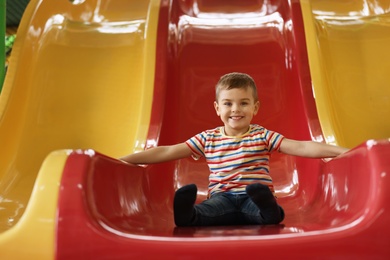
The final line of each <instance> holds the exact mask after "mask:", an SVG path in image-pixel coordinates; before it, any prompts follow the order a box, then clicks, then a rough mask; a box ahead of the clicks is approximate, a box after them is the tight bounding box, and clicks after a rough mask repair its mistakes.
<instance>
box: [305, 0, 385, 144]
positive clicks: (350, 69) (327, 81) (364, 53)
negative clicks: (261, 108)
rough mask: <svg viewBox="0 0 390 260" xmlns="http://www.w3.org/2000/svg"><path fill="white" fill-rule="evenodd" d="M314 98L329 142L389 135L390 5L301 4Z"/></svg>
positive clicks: (362, 1)
mask: <svg viewBox="0 0 390 260" xmlns="http://www.w3.org/2000/svg"><path fill="white" fill-rule="evenodd" d="M301 5H302V11H303V17H304V23H305V31H306V40H307V48H308V52H309V63H310V71H311V76H312V81H313V88H314V94H315V98H316V104H317V110H318V114H319V119H320V122H321V126H322V130H323V133H324V136H325V138H326V141H327V142H328V143H337V144H339V145H343V146H347V147H354V146H357V145H359V144H360V143H362V142H364V141H366V140H368V139H383V138H389V137H390V73H389V68H390V51H389V46H390V1H389V0H375V1H374V0H356V1H339V0H329V1H322V0H310V1H308V0H302V1H301Z"/></svg>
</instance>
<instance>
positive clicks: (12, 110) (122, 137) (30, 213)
mask: <svg viewBox="0 0 390 260" xmlns="http://www.w3.org/2000/svg"><path fill="white" fill-rule="evenodd" d="M72 2H73V3H72ZM83 2H84V1H40V0H32V1H31V2H30V3H29V6H28V7H27V9H26V11H25V14H24V16H23V19H22V22H21V25H20V27H19V31H18V38H17V40H16V43H15V46H14V49H13V55H12V57H11V61H10V67H9V70H8V74H7V77H6V80H5V84H4V88H3V92H2V94H1V99H0V147H1V150H0V153H1V154H0V259H13V257H14V256H15V254H17V255H19V257H22V256H25V257H26V258H29V256H30V255H33V256H36V257H37V258H36V259H51V258H53V257H54V248H55V247H54V243H55V230H54V227H55V223H53V221H54V220H55V214H56V203H57V197H58V190H59V182H60V179H61V174H62V170H63V166H64V163H65V161H66V158H67V151H57V152H54V153H53V154H50V153H51V152H53V151H56V150H61V149H86V148H88V149H89V148H91V149H95V150H97V151H100V152H102V153H104V154H106V155H108V156H112V157H118V156H120V155H123V154H127V153H130V152H132V151H133V150H135V149H143V144H145V142H146V141H145V139H146V134H147V130H148V125H149V119H150V110H151V100H152V98H151V96H152V95H153V83H154V67H155V65H154V62H155V49H156V48H155V44H156V30H157V29H156V28H157V19H158V10H159V1H155V0H151V1H138V0H132V1H129V0H128V1H111V2H110V4H109V5H104V4H100V1H98V0H92V1H86V2H84V3H83ZM86 10H87V11H86ZM85 20H87V22H86V21H85ZM82 21H83V22H82ZM129 86H131V87H129ZM91 89H92V90H93V91H91ZM134 125H136V126H137V127H136V128H134V127H132V126H134ZM49 154H50V155H49ZM48 155H49V156H48ZM47 156H48V157H47ZM46 157H47V159H46V161H45V162H44V160H45V158H46ZM42 163H43V164H42ZM38 172H39V174H38ZM37 176H38V179H37ZM32 193H33V194H32ZM31 194H32V195H31ZM30 195H31V199H30ZM38 202H39V203H38ZM38 256H39V257H38Z"/></svg>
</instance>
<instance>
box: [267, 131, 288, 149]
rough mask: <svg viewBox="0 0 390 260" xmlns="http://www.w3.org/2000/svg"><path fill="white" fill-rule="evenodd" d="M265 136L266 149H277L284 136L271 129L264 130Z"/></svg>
mask: <svg viewBox="0 0 390 260" xmlns="http://www.w3.org/2000/svg"><path fill="white" fill-rule="evenodd" d="M265 137H266V141H267V144H268V151H269V152H274V151H279V149H280V145H281V144H282V141H283V139H284V136H283V135H281V134H279V133H277V132H274V131H271V130H265Z"/></svg>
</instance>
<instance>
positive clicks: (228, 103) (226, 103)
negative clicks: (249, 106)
mask: <svg viewBox="0 0 390 260" xmlns="http://www.w3.org/2000/svg"><path fill="white" fill-rule="evenodd" d="M223 104H224V105H225V106H231V105H232V103H230V102H225V103H223Z"/></svg>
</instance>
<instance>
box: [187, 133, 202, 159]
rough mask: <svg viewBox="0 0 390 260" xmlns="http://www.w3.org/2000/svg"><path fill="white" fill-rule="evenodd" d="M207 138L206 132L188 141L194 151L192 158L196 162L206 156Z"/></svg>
mask: <svg viewBox="0 0 390 260" xmlns="http://www.w3.org/2000/svg"><path fill="white" fill-rule="evenodd" d="M205 136H206V134H205V132H202V133H200V134H197V135H195V136H194V137H192V138H190V139H188V140H187V141H186V144H187V146H188V147H189V148H190V149H191V151H192V158H194V159H195V160H198V159H199V158H200V157H202V156H204V148H205V144H206V137H205Z"/></svg>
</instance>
